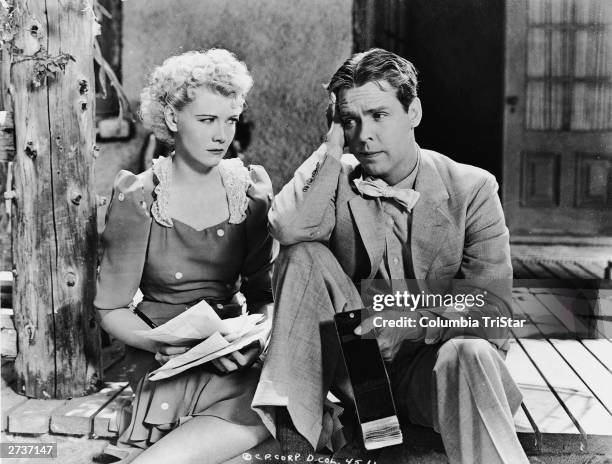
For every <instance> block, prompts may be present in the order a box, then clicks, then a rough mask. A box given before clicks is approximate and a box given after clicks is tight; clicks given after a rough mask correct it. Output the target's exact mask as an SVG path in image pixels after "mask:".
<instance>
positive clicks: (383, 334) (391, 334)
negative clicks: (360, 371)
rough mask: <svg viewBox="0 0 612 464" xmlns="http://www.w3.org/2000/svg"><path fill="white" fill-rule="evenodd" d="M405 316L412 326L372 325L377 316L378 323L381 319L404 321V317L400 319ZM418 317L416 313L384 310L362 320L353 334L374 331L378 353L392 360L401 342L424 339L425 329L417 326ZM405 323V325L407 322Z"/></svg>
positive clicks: (387, 359) (386, 359) (385, 358)
mask: <svg viewBox="0 0 612 464" xmlns="http://www.w3.org/2000/svg"><path fill="white" fill-rule="evenodd" d="M405 317H408V318H409V319H410V320H411V321H412V323H411V325H414V327H389V326H386V327H375V326H374V319H375V318H379V319H378V320H377V322H378V323H379V325H380V322H381V321H382V322H384V321H394V322H396V323H398V322H400V321H401V322H402V323H405V321H406V319H402V318H405ZM419 317H420V316H419V314H418V313H413V312H406V311H395V310H386V311H383V312H381V313H379V314H377V315H376V316H372V317H369V318H367V319H366V320H364V321H362V322H361V324H359V325H358V326H357V327H356V328H355V335H364V334H367V333H369V332H372V331H374V332H373V334H375V335H376V341H377V342H378V347H379V348H380V354H381V355H382V357H383V359H384V360H385V361H393V359H394V358H395V356H396V355H397V353H398V352H399V349H400V347H401V346H402V343H403V342H405V341H413V342H417V341H421V340H423V339H424V337H425V329H424V328H423V327H420V326H419ZM405 325H407V323H406V324H405Z"/></svg>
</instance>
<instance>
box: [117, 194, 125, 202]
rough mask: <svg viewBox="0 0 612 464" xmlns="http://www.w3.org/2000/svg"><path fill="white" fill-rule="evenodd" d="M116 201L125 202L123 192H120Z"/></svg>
mask: <svg viewBox="0 0 612 464" xmlns="http://www.w3.org/2000/svg"><path fill="white" fill-rule="evenodd" d="M117 200H119V201H123V200H125V195H124V194H123V192H120V193H119V195H117Z"/></svg>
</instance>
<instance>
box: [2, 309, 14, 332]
mask: <svg viewBox="0 0 612 464" xmlns="http://www.w3.org/2000/svg"><path fill="white" fill-rule="evenodd" d="M0 328H2V329H15V321H14V320H13V310H12V309H10V308H0Z"/></svg>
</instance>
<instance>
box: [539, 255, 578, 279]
mask: <svg viewBox="0 0 612 464" xmlns="http://www.w3.org/2000/svg"><path fill="white" fill-rule="evenodd" d="M538 264H539V265H540V266H541V267H543V268H544V269H546V271H547V272H548V273H549V274H550V275H552V276H553V277H554V278H555V279H560V280H565V279H571V278H572V276H571V274H570V273H569V272H567V271H566V270H565V269H564V268H563V267H562V266H560V265H559V264H558V263H557V262H555V261H552V260H545V259H543V260H540V261H538Z"/></svg>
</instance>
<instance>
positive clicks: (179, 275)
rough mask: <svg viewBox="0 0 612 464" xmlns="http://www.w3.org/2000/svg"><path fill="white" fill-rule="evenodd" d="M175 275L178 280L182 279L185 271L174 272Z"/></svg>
mask: <svg viewBox="0 0 612 464" xmlns="http://www.w3.org/2000/svg"><path fill="white" fill-rule="evenodd" d="M174 277H175V278H176V279H177V280H180V279H182V278H183V273H182V272H177V273H176V274H174Z"/></svg>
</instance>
